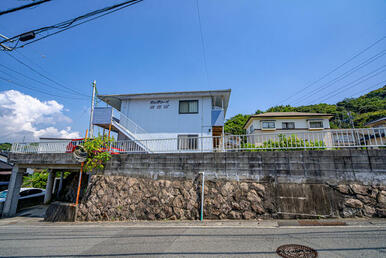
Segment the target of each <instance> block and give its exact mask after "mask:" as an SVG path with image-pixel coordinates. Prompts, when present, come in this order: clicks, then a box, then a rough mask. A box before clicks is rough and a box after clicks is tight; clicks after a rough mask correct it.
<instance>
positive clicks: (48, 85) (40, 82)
mask: <svg viewBox="0 0 386 258" xmlns="http://www.w3.org/2000/svg"><path fill="white" fill-rule="evenodd" d="M0 66H2V67H4V68H5V69H7V70H9V71H11V72H14V73H17V74H19V75H21V76H23V77H25V78H27V79H29V80H31V81H34V82H37V83H39V84H41V85H44V86H47V87H50V88H54V89H57V90H62V89H61V88H59V87H56V86H53V85H50V84H47V83H44V82H42V81H39V80H36V79H34V78H32V77H29V76H28V75H25V74H23V73H20V72H18V71H16V70H13V69H11V68H9V67H7V66H5V65H3V64H0ZM0 71H1V70H0ZM3 73H4V72H3ZM14 78H15V77H14ZM70 94H72V95H74V96H77V97H79V96H78V94H74V93H70ZM84 98H86V97H84ZM87 99H89V98H88V97H87Z"/></svg>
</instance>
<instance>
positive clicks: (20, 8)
mask: <svg viewBox="0 0 386 258" xmlns="http://www.w3.org/2000/svg"><path fill="white" fill-rule="evenodd" d="M50 1H51V0H41V1H37V2H33V3H30V4H26V5H22V6H18V7H15V8H12V9H8V10H5V11H0V16H1V15H4V14H7V13H13V12H16V11H20V10H23V9H26V8H29V7H33V6H36V5H40V4H43V3H45V2H50Z"/></svg>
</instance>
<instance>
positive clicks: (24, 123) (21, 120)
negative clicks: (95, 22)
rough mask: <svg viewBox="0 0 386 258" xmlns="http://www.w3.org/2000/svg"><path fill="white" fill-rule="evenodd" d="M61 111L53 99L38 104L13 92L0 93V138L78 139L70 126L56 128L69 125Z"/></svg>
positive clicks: (35, 100) (68, 120)
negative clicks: (60, 126)
mask: <svg viewBox="0 0 386 258" xmlns="http://www.w3.org/2000/svg"><path fill="white" fill-rule="evenodd" d="M63 111H64V106H63V105H62V104H59V103H58V102H56V101H55V100H50V101H40V100H39V99H37V98H34V97H31V96H29V95H25V94H23V93H21V92H19V91H16V90H8V91H3V92H0V128H1V130H0V139H1V140H7V139H12V140H20V139H22V138H26V139H34V140H37V139H38V138H39V137H62V138H79V133H78V132H73V131H72V130H71V127H68V126H67V127H65V128H57V127H59V126H58V124H68V123H71V122H72V120H71V119H70V118H69V117H67V116H65V115H64V114H63ZM54 125H55V126H54Z"/></svg>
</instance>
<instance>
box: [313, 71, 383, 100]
mask: <svg viewBox="0 0 386 258" xmlns="http://www.w3.org/2000/svg"><path fill="white" fill-rule="evenodd" d="M384 67H386V65H384V66H381V67H379V68H377V69H375V70H374V71H372V72H370V73H368V74H366V75H364V76H361V77H359V78H358V79H356V80H354V81H352V82H350V83H347V84H346V85H345V86H343V87H342V88H340V89H338V90H337V91H332V92H330V93H328V94H326V95H324V96H323V97H325V98H324V99H322V100H320V102H323V101H325V100H327V99H330V98H332V97H335V96H336V95H338V94H340V93H342V92H343V91H344V90H345V89H346V88H348V87H350V86H351V87H354V86H356V85H359V84H361V83H362V82H365V81H367V80H369V79H371V78H373V77H375V76H377V75H378V74H380V73H383V72H385V71H386V69H383V70H381V69H382V68H384ZM379 70H381V71H379ZM374 73H375V74H374ZM365 77H367V78H365ZM357 81H359V82H357ZM353 83H354V84H353ZM334 93H335V94H334ZM331 94H333V95H331Z"/></svg>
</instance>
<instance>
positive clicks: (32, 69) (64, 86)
mask: <svg viewBox="0 0 386 258" xmlns="http://www.w3.org/2000/svg"><path fill="white" fill-rule="evenodd" d="M6 54H7V55H9V56H10V57H12V58H13V59H15V60H16V61H17V62H18V63H20V64H22V65H24V66H26V67H27V68H29V69H30V70H31V71H33V72H35V73H37V74H38V75H40V76H42V77H43V78H45V79H47V80H49V81H51V82H53V83H55V84H56V85H58V86H61V87H63V88H65V89H67V90H70V91H72V92H74V93H76V94H79V95H83V96H86V97H90V96H89V95H86V94H83V93H81V92H79V91H76V90H73V89H71V88H70V87H67V86H66V85H63V84H61V83H59V82H57V81H55V80H53V79H51V78H49V77H47V76H45V75H44V74H42V73H40V72H39V71H37V70H36V69H34V68H33V67H31V66H29V65H28V64H26V63H24V62H23V61H21V60H20V59H19V58H17V57H15V56H13V55H11V54H10V53H8V52H6Z"/></svg>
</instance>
